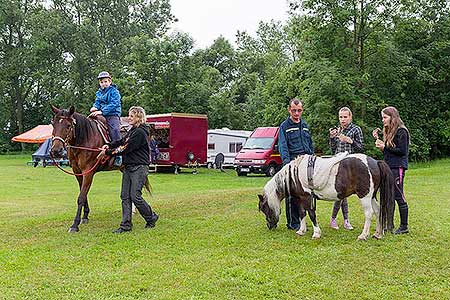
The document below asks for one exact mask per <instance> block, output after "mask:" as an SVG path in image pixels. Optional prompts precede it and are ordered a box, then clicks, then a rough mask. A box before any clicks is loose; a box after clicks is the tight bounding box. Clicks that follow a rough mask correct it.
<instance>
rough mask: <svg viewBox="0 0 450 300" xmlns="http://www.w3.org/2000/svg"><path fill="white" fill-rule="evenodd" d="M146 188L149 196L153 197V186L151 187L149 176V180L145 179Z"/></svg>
mask: <svg viewBox="0 0 450 300" xmlns="http://www.w3.org/2000/svg"><path fill="white" fill-rule="evenodd" d="M144 187H145V190H146V191H147V193H148V194H149V196H151V195H152V186H151V185H150V180H148V174H147V178H146V179H145V183H144Z"/></svg>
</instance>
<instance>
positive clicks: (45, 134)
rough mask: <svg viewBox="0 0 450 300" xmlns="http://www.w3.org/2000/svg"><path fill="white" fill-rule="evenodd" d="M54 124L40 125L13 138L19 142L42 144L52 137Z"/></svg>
mask: <svg viewBox="0 0 450 300" xmlns="http://www.w3.org/2000/svg"><path fill="white" fill-rule="evenodd" d="M52 132H53V126H52V125H38V126H36V127H34V128H33V129H31V130H28V131H27V132H24V133H22V134H19V135H18V136H15V137H13V138H12V139H11V140H13V141H14V142H19V143H36V144H42V143H43V142H45V140H47V139H49V138H51V137H52Z"/></svg>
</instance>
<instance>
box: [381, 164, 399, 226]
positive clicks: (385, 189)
mask: <svg viewBox="0 0 450 300" xmlns="http://www.w3.org/2000/svg"><path fill="white" fill-rule="evenodd" d="M378 168H379V169H380V220H379V221H380V224H381V229H382V230H383V231H385V230H388V231H392V229H394V209H395V194H394V189H395V179H394V175H393V174H392V172H391V169H390V168H389V166H388V164H387V163H386V162H384V161H382V160H379V161H378Z"/></svg>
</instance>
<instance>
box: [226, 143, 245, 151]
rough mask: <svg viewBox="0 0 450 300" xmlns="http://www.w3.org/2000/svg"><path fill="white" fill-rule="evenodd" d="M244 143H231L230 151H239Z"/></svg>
mask: <svg viewBox="0 0 450 300" xmlns="http://www.w3.org/2000/svg"><path fill="white" fill-rule="evenodd" d="M241 149H242V143H230V147H229V151H230V153H237V152H239V151H241Z"/></svg>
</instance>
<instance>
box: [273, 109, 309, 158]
mask: <svg viewBox="0 0 450 300" xmlns="http://www.w3.org/2000/svg"><path fill="white" fill-rule="evenodd" d="M278 149H279V151H280V155H281V159H282V160H283V164H284V165H286V164H288V163H289V162H290V161H291V160H293V159H295V158H296V157H297V156H298V155H302V154H314V145H313V141H312V139H311V134H310V133H309V129H308V124H306V122H305V121H303V120H302V119H300V122H299V123H294V121H292V119H291V118H290V117H289V118H287V119H286V120H285V121H284V122H283V123H281V125H280V128H279V132H278Z"/></svg>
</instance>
